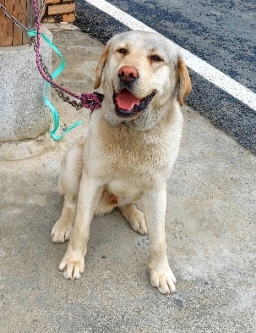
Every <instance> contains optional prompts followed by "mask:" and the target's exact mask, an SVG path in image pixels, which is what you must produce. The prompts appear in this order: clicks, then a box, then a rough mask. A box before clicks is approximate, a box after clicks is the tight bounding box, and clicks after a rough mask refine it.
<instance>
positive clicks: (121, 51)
mask: <svg viewBox="0 0 256 333" xmlns="http://www.w3.org/2000/svg"><path fill="white" fill-rule="evenodd" d="M117 52H118V53H121V54H123V55H126V54H127V53H128V51H127V50H126V49H123V48H121V49H118V50H117Z"/></svg>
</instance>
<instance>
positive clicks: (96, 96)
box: [80, 91, 104, 111]
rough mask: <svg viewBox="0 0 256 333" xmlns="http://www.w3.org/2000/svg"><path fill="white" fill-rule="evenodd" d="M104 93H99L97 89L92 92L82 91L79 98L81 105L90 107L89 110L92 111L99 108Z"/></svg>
mask: <svg viewBox="0 0 256 333" xmlns="http://www.w3.org/2000/svg"><path fill="white" fill-rule="evenodd" d="M103 98H104V95H103V94H100V93H99V92H97V91H94V92H93V93H91V94H90V93H82V94H81V96H80V100H81V103H82V105H83V106H84V107H85V108H88V109H90V110H91V111H94V110H96V109H99V108H100V107H101V104H102V101H103Z"/></svg>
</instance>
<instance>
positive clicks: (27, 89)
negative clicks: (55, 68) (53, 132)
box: [0, 28, 52, 158]
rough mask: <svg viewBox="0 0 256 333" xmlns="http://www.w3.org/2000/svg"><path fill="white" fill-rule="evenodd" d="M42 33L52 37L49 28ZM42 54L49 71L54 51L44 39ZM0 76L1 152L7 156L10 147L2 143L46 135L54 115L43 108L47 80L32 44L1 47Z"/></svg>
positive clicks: (42, 41)
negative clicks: (37, 61) (43, 75)
mask: <svg viewBox="0 0 256 333" xmlns="http://www.w3.org/2000/svg"><path fill="white" fill-rule="evenodd" d="M42 32H43V33H45V34H46V35H47V36H48V37H50V38H52V36H51V33H50V31H49V30H48V29H45V28H43V30H42ZM41 54H42V56H43V61H44V63H45V64H46V66H47V68H49V69H50V64H51V48H50V47H49V45H47V44H46V42H45V41H44V40H43V39H42V40H41ZM0 77H1V80H0V110H1V112H0V145H1V149H0V150H1V154H4V152H3V149H4V147H7V145H4V146H3V142H10V143H11V142H17V141H19V143H20V141H21V140H31V139H36V138H38V137H40V136H42V135H44V134H45V133H46V132H47V131H48V130H49V127H50V121H51V113H50V111H49V109H48V108H47V107H46V106H44V102H43V91H44V80H43V79H42V77H41V76H40V74H39V72H38V70H37V67H36V62H35V52H34V47H33V45H32V46H29V45H24V46H14V47H0ZM47 94H48V95H49V91H48V92H47ZM1 142H2V144H1ZM30 145H31V144H30ZM37 146H38V145H37ZM11 147H12V145H11ZM9 148H10V147H9ZM11 150H12V148H11ZM32 150H33V149H32ZM1 154H0V158H1ZM8 154H9V153H8ZM22 158H23V156H22Z"/></svg>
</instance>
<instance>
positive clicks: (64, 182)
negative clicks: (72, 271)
mask: <svg viewBox="0 0 256 333" xmlns="http://www.w3.org/2000/svg"><path fill="white" fill-rule="evenodd" d="M83 148H84V139H81V140H80V141H77V142H75V143H74V144H73V145H72V146H71V147H70V148H69V149H68V151H67V153H66V155H65V157H64V159H63V160H62V163H61V168H60V175H59V180H58V190H59V192H60V194H62V195H64V203H63V208H62V213H61V216H60V218H59V219H58V221H57V222H56V223H55V225H54V226H53V228H52V231H51V237H52V241H53V242H54V243H63V242H65V241H66V240H68V239H69V238H70V233H71V230H72V227H73V222H74V218H75V214H76V205H77V196H78V190H79V184H80V180H81V173H82V169H83Z"/></svg>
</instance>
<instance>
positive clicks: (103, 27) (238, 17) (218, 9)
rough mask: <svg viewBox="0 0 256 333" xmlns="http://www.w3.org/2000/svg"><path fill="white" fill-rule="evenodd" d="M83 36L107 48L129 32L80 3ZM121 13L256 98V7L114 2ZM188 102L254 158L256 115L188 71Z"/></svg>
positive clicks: (222, 1) (227, 0) (238, 2)
mask: <svg viewBox="0 0 256 333" xmlns="http://www.w3.org/2000/svg"><path fill="white" fill-rule="evenodd" d="M76 2H77V20H76V25H78V26H79V27H80V28H81V29H82V31H84V32H87V33H89V34H90V35H91V36H92V37H95V38H97V39H98V40H100V41H101V42H103V43H106V41H107V40H108V39H109V38H110V37H112V36H113V35H114V34H116V33H118V32H122V31H125V30H129V28H128V27H127V26H125V25H123V24H121V23H120V22H119V21H118V20H115V19H114V18H113V17H112V16H110V15H107V14H106V13H104V12H102V11H100V10H99V9H97V8H96V7H94V6H92V5H90V4H89V3H87V2H86V1H85V0H77V1H76ZM108 2H109V3H111V4H112V5H114V6H116V7H117V8H119V9H121V10H123V11H124V12H126V13H128V14H130V15H131V16H133V17H135V18H136V19H138V20H140V21H142V22H143V23H145V24H147V25H148V26H149V27H151V28H153V29H155V30H157V31H158V32H160V33H162V34H163V35H165V36H166V37H168V38H170V39H171V40H173V41H174V42H175V43H177V44H178V45H180V46H181V47H183V48H185V49H186V50H188V51H190V52H191V53H193V54H195V55H197V56H199V57H200V58H201V59H203V60H205V61H207V62H208V63H210V64H211V65H213V66H214V67H215V68H217V69H219V70H220V71H222V72H223V73H225V74H227V75H228V76H230V77H231V78H233V79H235V80H236V81H238V82H239V83H241V84H242V85H244V86H245V87H247V88H248V89H250V90H251V91H253V92H256V84H255V83H256V76H255V74H256V34H255V31H256V2H255V1H254V0H251V1H247V2H245V1H242V0H233V1H231V0H209V1H207V2H206V1H203V0H199V1H196V2H195V1H193V0H187V1H185V0H176V1H175V0H174V1H169V0H156V1H147V0H129V1H128V0H123V1H119V0H111V1H108ZM190 74H191V77H192V81H193V92H192V93H191V95H190V96H189V98H188V99H187V102H188V104H189V105H190V106H192V107H193V108H194V109H196V110H197V111H199V112H200V113H201V114H202V115H204V116H205V117H207V118H208V119H209V120H210V121H211V122H212V123H213V124H214V125H216V126H217V127H218V128H220V129H222V130H224V131H225V132H226V133H228V134H229V135H231V136H232V137H233V138H234V139H235V140H237V141H238V142H239V143H240V144H241V145H243V146H244V147H246V148H247V149H250V150H251V151H252V152H254V153H255V152H256V126H255V125H256V111H255V110H253V109H251V108H250V107H248V106H247V105H245V104H244V103H242V102H241V101H239V100H237V99H236V98H234V97H232V96H230V95H229V94H227V93H226V92H225V91H223V90H222V89H220V88H218V87H217V86H215V85H214V84H212V83H210V82H209V81H207V80H206V79H205V78H204V77H202V76H200V75H198V74H197V73H195V72H193V71H192V70H191V69H190Z"/></svg>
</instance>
